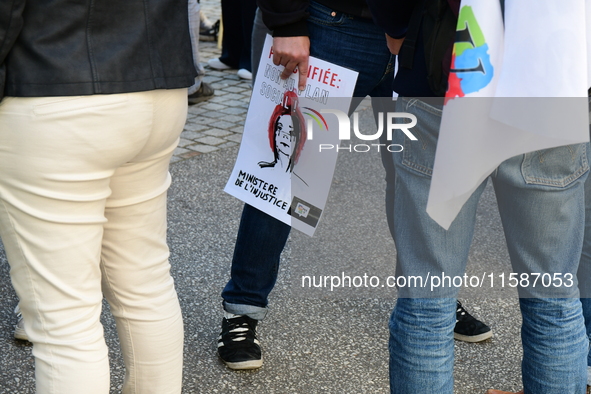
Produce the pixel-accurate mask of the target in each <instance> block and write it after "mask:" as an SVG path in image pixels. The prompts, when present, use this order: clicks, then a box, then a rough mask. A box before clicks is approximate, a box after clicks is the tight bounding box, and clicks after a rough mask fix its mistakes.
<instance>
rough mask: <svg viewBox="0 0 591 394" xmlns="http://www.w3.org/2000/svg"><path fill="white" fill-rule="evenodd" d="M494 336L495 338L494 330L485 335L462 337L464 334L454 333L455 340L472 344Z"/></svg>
mask: <svg viewBox="0 0 591 394" xmlns="http://www.w3.org/2000/svg"><path fill="white" fill-rule="evenodd" d="M492 336H493V333H492V330H490V331H489V332H485V333H483V334H480V335H462V334H457V333H455V332H454V339H457V340H458V341H464V342H470V343H476V342H482V341H484V340H487V339H488V338H490V337H492Z"/></svg>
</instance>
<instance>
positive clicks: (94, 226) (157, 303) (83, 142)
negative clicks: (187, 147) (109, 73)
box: [0, 89, 187, 394]
mask: <svg viewBox="0 0 591 394" xmlns="http://www.w3.org/2000/svg"><path fill="white" fill-rule="evenodd" d="M186 114H187V90H186V89H175V90H155V91H149V92H139V93H127V94H113V95H95V96H76V97H44V98H14V97H7V98H5V99H4V100H3V101H2V102H1V103H0V235H1V236H2V241H3V242H4V247H5V250H6V253H7V257H8V261H9V263H10V268H11V271H10V275H11V278H12V282H13V284H14V288H15V289H16V292H17V294H18V296H19V298H20V307H21V310H22V313H23V317H24V321H25V331H26V333H27V335H28V337H29V339H30V340H31V342H33V354H34V356H35V375H36V384H37V393H39V394H95V393H96V394H99V393H100V394H106V393H109V387H110V384H109V361H108V357H107V346H106V345H105V340H104V335H103V327H102V325H101V323H100V321H99V317H100V313H101V304H102V298H103V295H104V296H105V297H106V299H107V300H108V302H109V304H110V307H111V312H112V313H113V316H114V317H115V320H116V323H117V332H118V334H119V339H120V341H121V349H122V351H123V356H124V360H125V366H126V376H125V384H124V388H123V392H124V393H126V394H128V393H129V394H131V393H138V394H144V393H154V394H167V393H171V394H172V393H175V394H177V393H180V392H181V383H182V362H183V322H182V317H181V310H180V307H179V302H178V298H177V294H176V291H175V289H174V283H173V279H172V277H171V276H170V265H169V262H168V256H169V251H168V247H167V245H166V190H167V189H168V187H169V185H170V182H171V180H170V174H169V173H168V164H169V160H170V157H171V155H172V153H173V151H174V149H175V147H176V146H177V143H178V139H179V135H180V132H181V131H182V129H183V125H184V123H185V119H186Z"/></svg>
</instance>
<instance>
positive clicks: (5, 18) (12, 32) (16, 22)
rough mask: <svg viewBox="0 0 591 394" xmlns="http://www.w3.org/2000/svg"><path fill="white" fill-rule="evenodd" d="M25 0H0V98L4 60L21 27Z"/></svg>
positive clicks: (4, 81) (2, 85)
mask: <svg viewBox="0 0 591 394" xmlns="http://www.w3.org/2000/svg"><path fill="white" fill-rule="evenodd" d="M24 8H25V0H4V1H0V100H2V98H3V97H4V85H5V83H6V65H5V64H4V60H5V59H6V56H7V55H8V52H10V49H11V48H12V46H13V45H14V42H15V41H16V38H17V37H18V35H19V33H20V31H21V29H22V27H23V17H22V14H23V10H24Z"/></svg>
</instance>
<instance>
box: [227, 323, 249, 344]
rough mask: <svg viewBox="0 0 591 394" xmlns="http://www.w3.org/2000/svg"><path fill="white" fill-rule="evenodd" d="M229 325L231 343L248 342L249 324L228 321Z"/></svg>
mask: <svg viewBox="0 0 591 394" xmlns="http://www.w3.org/2000/svg"><path fill="white" fill-rule="evenodd" d="M228 323H229V324H230V329H229V330H228V333H229V334H232V335H229V337H230V340H231V341H234V342H238V341H244V340H246V335H247V333H248V330H249V329H250V328H249V327H248V323H247V322H241V323H233V322H230V321H228Z"/></svg>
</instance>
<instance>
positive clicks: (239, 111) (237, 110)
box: [220, 107, 247, 115]
mask: <svg viewBox="0 0 591 394" xmlns="http://www.w3.org/2000/svg"><path fill="white" fill-rule="evenodd" d="M246 111H247V109H246V108H244V107H228V108H224V109H220V112H223V113H225V114H230V115H240V114H244V113H246Z"/></svg>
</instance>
